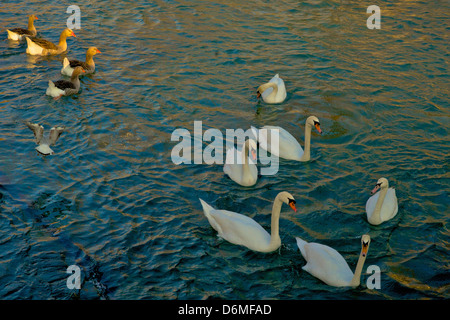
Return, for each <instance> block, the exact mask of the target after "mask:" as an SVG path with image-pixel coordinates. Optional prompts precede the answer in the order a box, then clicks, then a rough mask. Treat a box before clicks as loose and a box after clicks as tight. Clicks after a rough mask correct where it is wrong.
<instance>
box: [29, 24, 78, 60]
mask: <svg viewBox="0 0 450 320" xmlns="http://www.w3.org/2000/svg"><path fill="white" fill-rule="evenodd" d="M67 37H76V35H75V33H73V31H72V30H71V29H69V28H66V29H64V30H63V32H61V35H60V37H59V42H58V45H55V44H54V43H52V42H50V41H48V40H45V39H40V38H29V37H27V38H26V39H27V45H28V47H27V50H26V52H27V53H28V54H30V55H40V56H47V55H52V54H60V53H63V52H64V51H66V50H67V41H66V39H67Z"/></svg>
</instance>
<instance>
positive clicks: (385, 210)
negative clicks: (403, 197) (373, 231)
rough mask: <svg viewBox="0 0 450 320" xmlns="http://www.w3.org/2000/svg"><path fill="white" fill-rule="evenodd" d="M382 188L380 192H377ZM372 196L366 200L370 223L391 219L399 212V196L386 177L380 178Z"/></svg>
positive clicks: (375, 223)
mask: <svg viewBox="0 0 450 320" xmlns="http://www.w3.org/2000/svg"><path fill="white" fill-rule="evenodd" d="M378 189H380V192H378V193H376V192H377V191H378ZM371 194H372V195H373V196H371V197H370V198H369V199H368V200H367V202H366V213H367V220H368V221H369V223H370V224H373V225H379V224H381V223H382V222H384V221H387V220H390V219H392V218H393V217H395V215H396V214H397V212H398V202H397V196H396V194H395V189H394V188H389V182H388V180H387V179H386V178H380V179H378V181H377V184H376V186H375V188H374V189H373V190H372V192H371Z"/></svg>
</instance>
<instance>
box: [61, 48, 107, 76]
mask: <svg viewBox="0 0 450 320" xmlns="http://www.w3.org/2000/svg"><path fill="white" fill-rule="evenodd" d="M97 53H101V52H100V50H98V49H97V48H96V47H90V48H89V49H87V51H86V61H85V62H83V61H80V60H69V59H67V58H64V60H63V68H62V69H61V73H62V74H63V75H66V76H69V77H70V76H71V75H72V72H73V69H74V68H76V67H83V69H84V71H86V74H88V73H94V71H95V63H94V59H93V57H94V56H95V55H96V54H97Z"/></svg>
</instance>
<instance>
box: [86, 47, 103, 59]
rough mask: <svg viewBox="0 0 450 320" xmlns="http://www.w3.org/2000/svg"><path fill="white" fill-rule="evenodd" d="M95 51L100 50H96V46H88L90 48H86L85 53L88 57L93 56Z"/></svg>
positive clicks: (98, 51)
mask: <svg viewBox="0 0 450 320" xmlns="http://www.w3.org/2000/svg"><path fill="white" fill-rule="evenodd" d="M97 53H101V51H100V50H98V49H97V47H90V48H89V49H88V50H87V55H88V56H90V57H93V56H95V55H96V54H97Z"/></svg>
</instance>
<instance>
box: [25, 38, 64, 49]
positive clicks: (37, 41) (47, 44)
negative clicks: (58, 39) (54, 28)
mask: <svg viewBox="0 0 450 320" xmlns="http://www.w3.org/2000/svg"><path fill="white" fill-rule="evenodd" d="M30 40H31V41H33V42H34V43H35V44H37V45H38V46H40V47H42V48H45V49H48V50H58V48H57V47H56V45H55V44H54V43H53V42H50V41H48V40H45V39H41V38H31V39H30Z"/></svg>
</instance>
